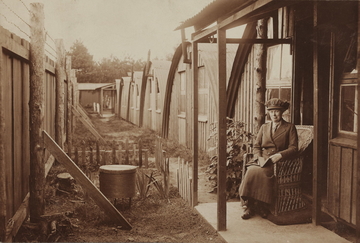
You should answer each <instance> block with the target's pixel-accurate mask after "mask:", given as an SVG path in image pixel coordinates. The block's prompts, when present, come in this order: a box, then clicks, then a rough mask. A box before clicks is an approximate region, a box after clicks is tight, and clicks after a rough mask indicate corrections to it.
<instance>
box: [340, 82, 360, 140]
mask: <svg viewBox="0 0 360 243" xmlns="http://www.w3.org/2000/svg"><path fill="white" fill-rule="evenodd" d="M347 80H348V82H347V83H344V80H343V83H342V84H341V85H340V115H339V131H340V133H348V134H351V133H356V132H357V112H358V107H357V102H356V101H357V98H358V93H357V85H356V83H349V80H354V81H355V82H356V79H347Z"/></svg>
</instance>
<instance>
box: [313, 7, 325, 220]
mask: <svg viewBox="0 0 360 243" xmlns="http://www.w3.org/2000/svg"><path fill="white" fill-rule="evenodd" d="M318 4H319V3H318V2H314V3H313V15H314V19H313V27H314V28H313V31H314V33H313V38H314V44H313V79H314V111H313V112H314V140H313V146H314V149H313V204H312V222H313V224H314V225H318V224H320V216H321V181H320V178H321V173H322V171H321V164H320V163H321V160H322V159H323V158H321V152H320V151H321V149H323V148H322V145H323V144H322V143H321V132H320V129H319V127H321V126H323V125H324V124H321V123H320V121H321V120H320V118H319V112H320V96H321V94H320V91H321V90H320V84H319V82H320V80H319V70H318V68H319V63H318V62H319V57H318V54H319V53H318V32H317V31H318V28H317V25H318Z"/></svg>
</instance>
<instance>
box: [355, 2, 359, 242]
mask: <svg viewBox="0 0 360 243" xmlns="http://www.w3.org/2000/svg"><path fill="white" fill-rule="evenodd" d="M357 35H358V36H357V43H358V44H357V53H358V55H357V57H358V60H357V65H356V66H357V68H356V69H357V70H359V68H360V59H359V58H360V56H359V53H360V3H358V32H357ZM357 74H358V78H357V82H358V85H357V93H358V98H357V102H358V106H357V107H358V115H357V119H358V122H357V126H358V129H357V130H358V132H357V158H355V159H356V163H355V165H356V167H355V168H354V169H355V170H356V209H355V212H356V243H360V115H359V107H360V99H359V94H360V72H359V71H358V73H357Z"/></svg>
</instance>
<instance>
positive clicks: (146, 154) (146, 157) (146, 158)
mask: <svg viewBox="0 0 360 243" xmlns="http://www.w3.org/2000/svg"><path fill="white" fill-rule="evenodd" d="M144 165H145V168H149V158H148V151H147V150H145V161H144Z"/></svg>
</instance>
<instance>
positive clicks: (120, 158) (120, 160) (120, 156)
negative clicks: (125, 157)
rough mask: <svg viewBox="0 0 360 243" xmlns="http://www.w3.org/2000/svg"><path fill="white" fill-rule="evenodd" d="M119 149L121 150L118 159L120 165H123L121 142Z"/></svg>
mask: <svg viewBox="0 0 360 243" xmlns="http://www.w3.org/2000/svg"><path fill="white" fill-rule="evenodd" d="M118 150H119V152H118V160H119V164H120V165H122V164H123V162H122V147H121V144H119V146H118Z"/></svg>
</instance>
